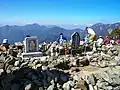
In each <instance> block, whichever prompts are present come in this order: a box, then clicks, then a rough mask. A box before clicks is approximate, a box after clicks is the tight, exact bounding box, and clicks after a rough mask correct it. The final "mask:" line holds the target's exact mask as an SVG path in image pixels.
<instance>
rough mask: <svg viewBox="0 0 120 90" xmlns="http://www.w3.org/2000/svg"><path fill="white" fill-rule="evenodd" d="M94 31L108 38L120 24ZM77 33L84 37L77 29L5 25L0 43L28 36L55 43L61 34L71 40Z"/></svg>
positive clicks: (0, 28)
mask: <svg viewBox="0 0 120 90" xmlns="http://www.w3.org/2000/svg"><path fill="white" fill-rule="evenodd" d="M91 28H92V29H94V31H95V32H96V35H98V36H99V35H101V36H106V35H108V33H109V32H110V31H112V30H114V29H116V28H120V23H114V24H103V23H97V24H94V25H92V26H91ZM75 31H77V32H79V33H80V35H81V38H82V37H84V34H85V32H84V30H82V29H80V28H77V29H72V30H68V29H64V28H62V27H59V26H56V25H51V26H45V25H39V24H37V23H34V24H27V25H24V26H18V25H12V26H10V25H5V26H1V27H0V42H1V41H2V40H3V39H4V38H7V39H9V42H10V43H14V42H18V41H23V40H24V37H25V36H26V35H30V36H38V38H39V42H44V41H45V42H50V41H55V40H56V39H57V38H58V36H59V34H60V33H63V34H64V36H65V37H67V39H70V37H71V34H72V33H74V32H75Z"/></svg>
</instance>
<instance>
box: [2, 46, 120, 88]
mask: <svg viewBox="0 0 120 90" xmlns="http://www.w3.org/2000/svg"><path fill="white" fill-rule="evenodd" d="M99 51H100V52H87V53H86V55H85V56H79V55H77V56H75V57H73V56H72V55H61V56H53V57H51V56H43V57H40V58H30V59H22V58H21V57H19V54H20V53H18V52H20V51H18V49H17V48H16V47H12V48H11V49H10V50H8V51H7V52H1V53H0V90H120V78H119V77H120V66H119V65H120V57H119V51H118V50H117V49H116V48H112V49H108V48H100V49H99Z"/></svg>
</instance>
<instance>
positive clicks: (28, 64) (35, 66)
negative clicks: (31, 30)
mask: <svg viewBox="0 0 120 90" xmlns="http://www.w3.org/2000/svg"><path fill="white" fill-rule="evenodd" d="M43 59H45V60H46V58H42V60H43ZM1 61H2V62H0V90H62V89H64V90H70V89H72V88H74V87H75V80H73V79H72V78H71V77H70V76H69V74H67V73H64V72H63V70H58V69H56V68H49V67H47V65H48V62H47V60H46V61H41V62H40V60H37V59H30V60H22V58H17V57H13V56H7V55H5V54H3V53H2V54H1ZM45 65H46V66H45Z"/></svg>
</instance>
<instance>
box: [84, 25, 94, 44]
mask: <svg viewBox="0 0 120 90" xmlns="http://www.w3.org/2000/svg"><path fill="white" fill-rule="evenodd" d="M85 30H87V33H88V36H89V41H90V42H91V41H93V40H94V39H95V36H96V33H95V31H94V30H93V29H92V28H89V27H86V28H85Z"/></svg>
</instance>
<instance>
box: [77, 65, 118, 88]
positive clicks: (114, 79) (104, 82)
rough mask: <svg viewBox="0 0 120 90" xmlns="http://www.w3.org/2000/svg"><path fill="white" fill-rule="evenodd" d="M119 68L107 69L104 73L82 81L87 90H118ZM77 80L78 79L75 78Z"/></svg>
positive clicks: (90, 76) (92, 75)
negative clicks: (87, 87)
mask: <svg viewBox="0 0 120 90" xmlns="http://www.w3.org/2000/svg"><path fill="white" fill-rule="evenodd" d="M119 77H120V66H116V67H109V68H108V69H107V70H105V71H104V72H99V73H94V74H90V75H88V76H85V77H84V78H83V79H84V80H85V81H86V82H87V84H88V86H89V90H120V78H119ZM77 78H79V77H77Z"/></svg>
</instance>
